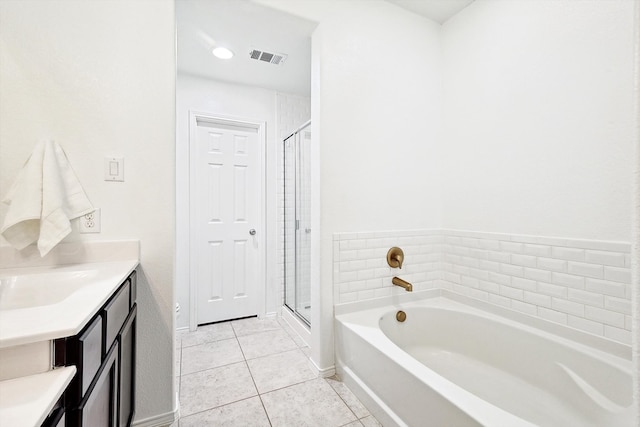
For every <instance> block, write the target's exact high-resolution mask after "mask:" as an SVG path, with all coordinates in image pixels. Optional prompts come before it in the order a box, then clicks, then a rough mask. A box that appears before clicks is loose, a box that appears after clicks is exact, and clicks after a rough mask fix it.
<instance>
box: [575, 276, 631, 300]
mask: <svg viewBox="0 0 640 427" xmlns="http://www.w3.org/2000/svg"><path fill="white" fill-rule="evenodd" d="M585 289H586V290H588V291H591V292H596V293H600V294H604V295H611V296H614V297H624V296H625V285H624V284H623V283H617V282H610V281H608V280H599V279H590V278H587V279H586V280H585Z"/></svg>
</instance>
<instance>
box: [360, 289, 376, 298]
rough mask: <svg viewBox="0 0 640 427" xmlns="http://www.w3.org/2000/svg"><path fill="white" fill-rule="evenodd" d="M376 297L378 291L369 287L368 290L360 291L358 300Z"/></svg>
mask: <svg viewBox="0 0 640 427" xmlns="http://www.w3.org/2000/svg"><path fill="white" fill-rule="evenodd" d="M375 297H376V293H375V291H374V290H373V289H367V290H366V291H360V292H358V301H364V300H368V299H373V298H375Z"/></svg>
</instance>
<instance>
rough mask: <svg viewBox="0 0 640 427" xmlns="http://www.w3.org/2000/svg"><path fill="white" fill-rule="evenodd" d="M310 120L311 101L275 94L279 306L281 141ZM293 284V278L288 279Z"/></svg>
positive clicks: (281, 272) (281, 279)
mask: <svg viewBox="0 0 640 427" xmlns="http://www.w3.org/2000/svg"><path fill="white" fill-rule="evenodd" d="M310 119H311V99H310V98H308V97H304V96H298V95H291V94H284V93H277V94H276V123H277V126H278V129H277V135H278V142H277V143H278V153H279V154H278V224H279V225H278V233H279V236H280V237H279V239H278V272H279V273H278V283H279V287H280V298H281V304H280V305H282V303H283V302H284V275H285V268H284V232H285V230H284V209H285V207H284V197H285V194H284V189H285V185H284V184H285V183H284V178H285V177H284V163H283V161H284V159H283V155H284V153H283V146H282V141H283V140H284V139H285V138H286V137H287V136H289V135H291V133H293V132H294V131H295V130H296V129H298V128H299V127H300V126H301V125H302V124H304V123H306V122H307V121H309V120H310ZM292 184H293V183H292V182H288V183H287V187H286V188H287V189H290V190H291V193H290V194H289V195H288V196H287V199H288V200H293V197H294V196H295V194H294V193H293V189H294V186H293V185H292ZM287 215H293V210H290V211H289V212H287ZM293 232H294V230H293V228H291V229H289V230H287V235H288V236H293ZM292 267H293V266H292V265H291V266H289V267H288V268H287V271H288V272H293V268H292ZM288 280H289V282H290V283H293V278H292V277H291V278H289V279H288Z"/></svg>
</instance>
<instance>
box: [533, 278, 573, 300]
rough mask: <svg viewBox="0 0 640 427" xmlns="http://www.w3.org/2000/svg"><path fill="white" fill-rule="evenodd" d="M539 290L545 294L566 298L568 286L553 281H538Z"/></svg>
mask: <svg viewBox="0 0 640 427" xmlns="http://www.w3.org/2000/svg"><path fill="white" fill-rule="evenodd" d="M538 292H540V293H541V294H544V295H551V296H554V297H560V298H566V297H567V288H566V287H564V286H558V285H553V284H551V283H544V282H538Z"/></svg>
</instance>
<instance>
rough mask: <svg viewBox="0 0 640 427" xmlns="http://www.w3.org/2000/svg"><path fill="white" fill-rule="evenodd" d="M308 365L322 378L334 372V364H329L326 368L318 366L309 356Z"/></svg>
mask: <svg viewBox="0 0 640 427" xmlns="http://www.w3.org/2000/svg"><path fill="white" fill-rule="evenodd" d="M309 366H310V367H311V369H312V370H313V371H314V372H315V373H316V375H318V376H319V377H322V378H328V377H331V376H333V375H335V373H336V367H335V366H333V365H331V366H329V367H328V368H319V367H318V365H316V362H314V361H313V359H311V358H309Z"/></svg>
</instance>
